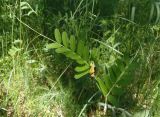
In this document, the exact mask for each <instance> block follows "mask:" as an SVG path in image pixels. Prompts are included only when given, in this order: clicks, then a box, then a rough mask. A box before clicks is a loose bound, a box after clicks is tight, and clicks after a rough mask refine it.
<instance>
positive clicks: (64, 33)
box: [62, 32, 69, 47]
mask: <svg viewBox="0 0 160 117" xmlns="http://www.w3.org/2000/svg"><path fill="white" fill-rule="evenodd" d="M62 42H63V45H64V46H65V47H68V44H69V39H68V35H67V33H66V32H63V33H62Z"/></svg>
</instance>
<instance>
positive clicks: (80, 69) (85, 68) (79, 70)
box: [75, 64, 90, 72]
mask: <svg viewBox="0 0 160 117" xmlns="http://www.w3.org/2000/svg"><path fill="white" fill-rule="evenodd" d="M89 67H90V66H89V65H87V64H86V65H84V66H80V67H76V68H75V71H76V72H83V71H86V70H88V69H89Z"/></svg>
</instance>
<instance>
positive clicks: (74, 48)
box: [69, 35, 76, 51]
mask: <svg viewBox="0 0 160 117" xmlns="http://www.w3.org/2000/svg"><path fill="white" fill-rule="evenodd" d="M69 42H70V48H71V50H73V51H76V40H75V37H74V36H73V35H71V37H70V41H69Z"/></svg>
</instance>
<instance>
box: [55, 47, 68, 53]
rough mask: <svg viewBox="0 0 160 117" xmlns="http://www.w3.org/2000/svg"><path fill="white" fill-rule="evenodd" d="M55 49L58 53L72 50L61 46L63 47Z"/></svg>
mask: <svg viewBox="0 0 160 117" xmlns="http://www.w3.org/2000/svg"><path fill="white" fill-rule="evenodd" d="M55 51H56V52H57V53H65V52H69V51H70V50H69V49H67V48H65V47H61V48H57V49H56V50H55Z"/></svg>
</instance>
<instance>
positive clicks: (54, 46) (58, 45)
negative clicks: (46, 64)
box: [46, 43, 62, 49]
mask: <svg viewBox="0 0 160 117" xmlns="http://www.w3.org/2000/svg"><path fill="white" fill-rule="evenodd" d="M61 46H62V45H61V44H59V43H51V44H47V45H46V48H47V49H52V48H60V47H61Z"/></svg>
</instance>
